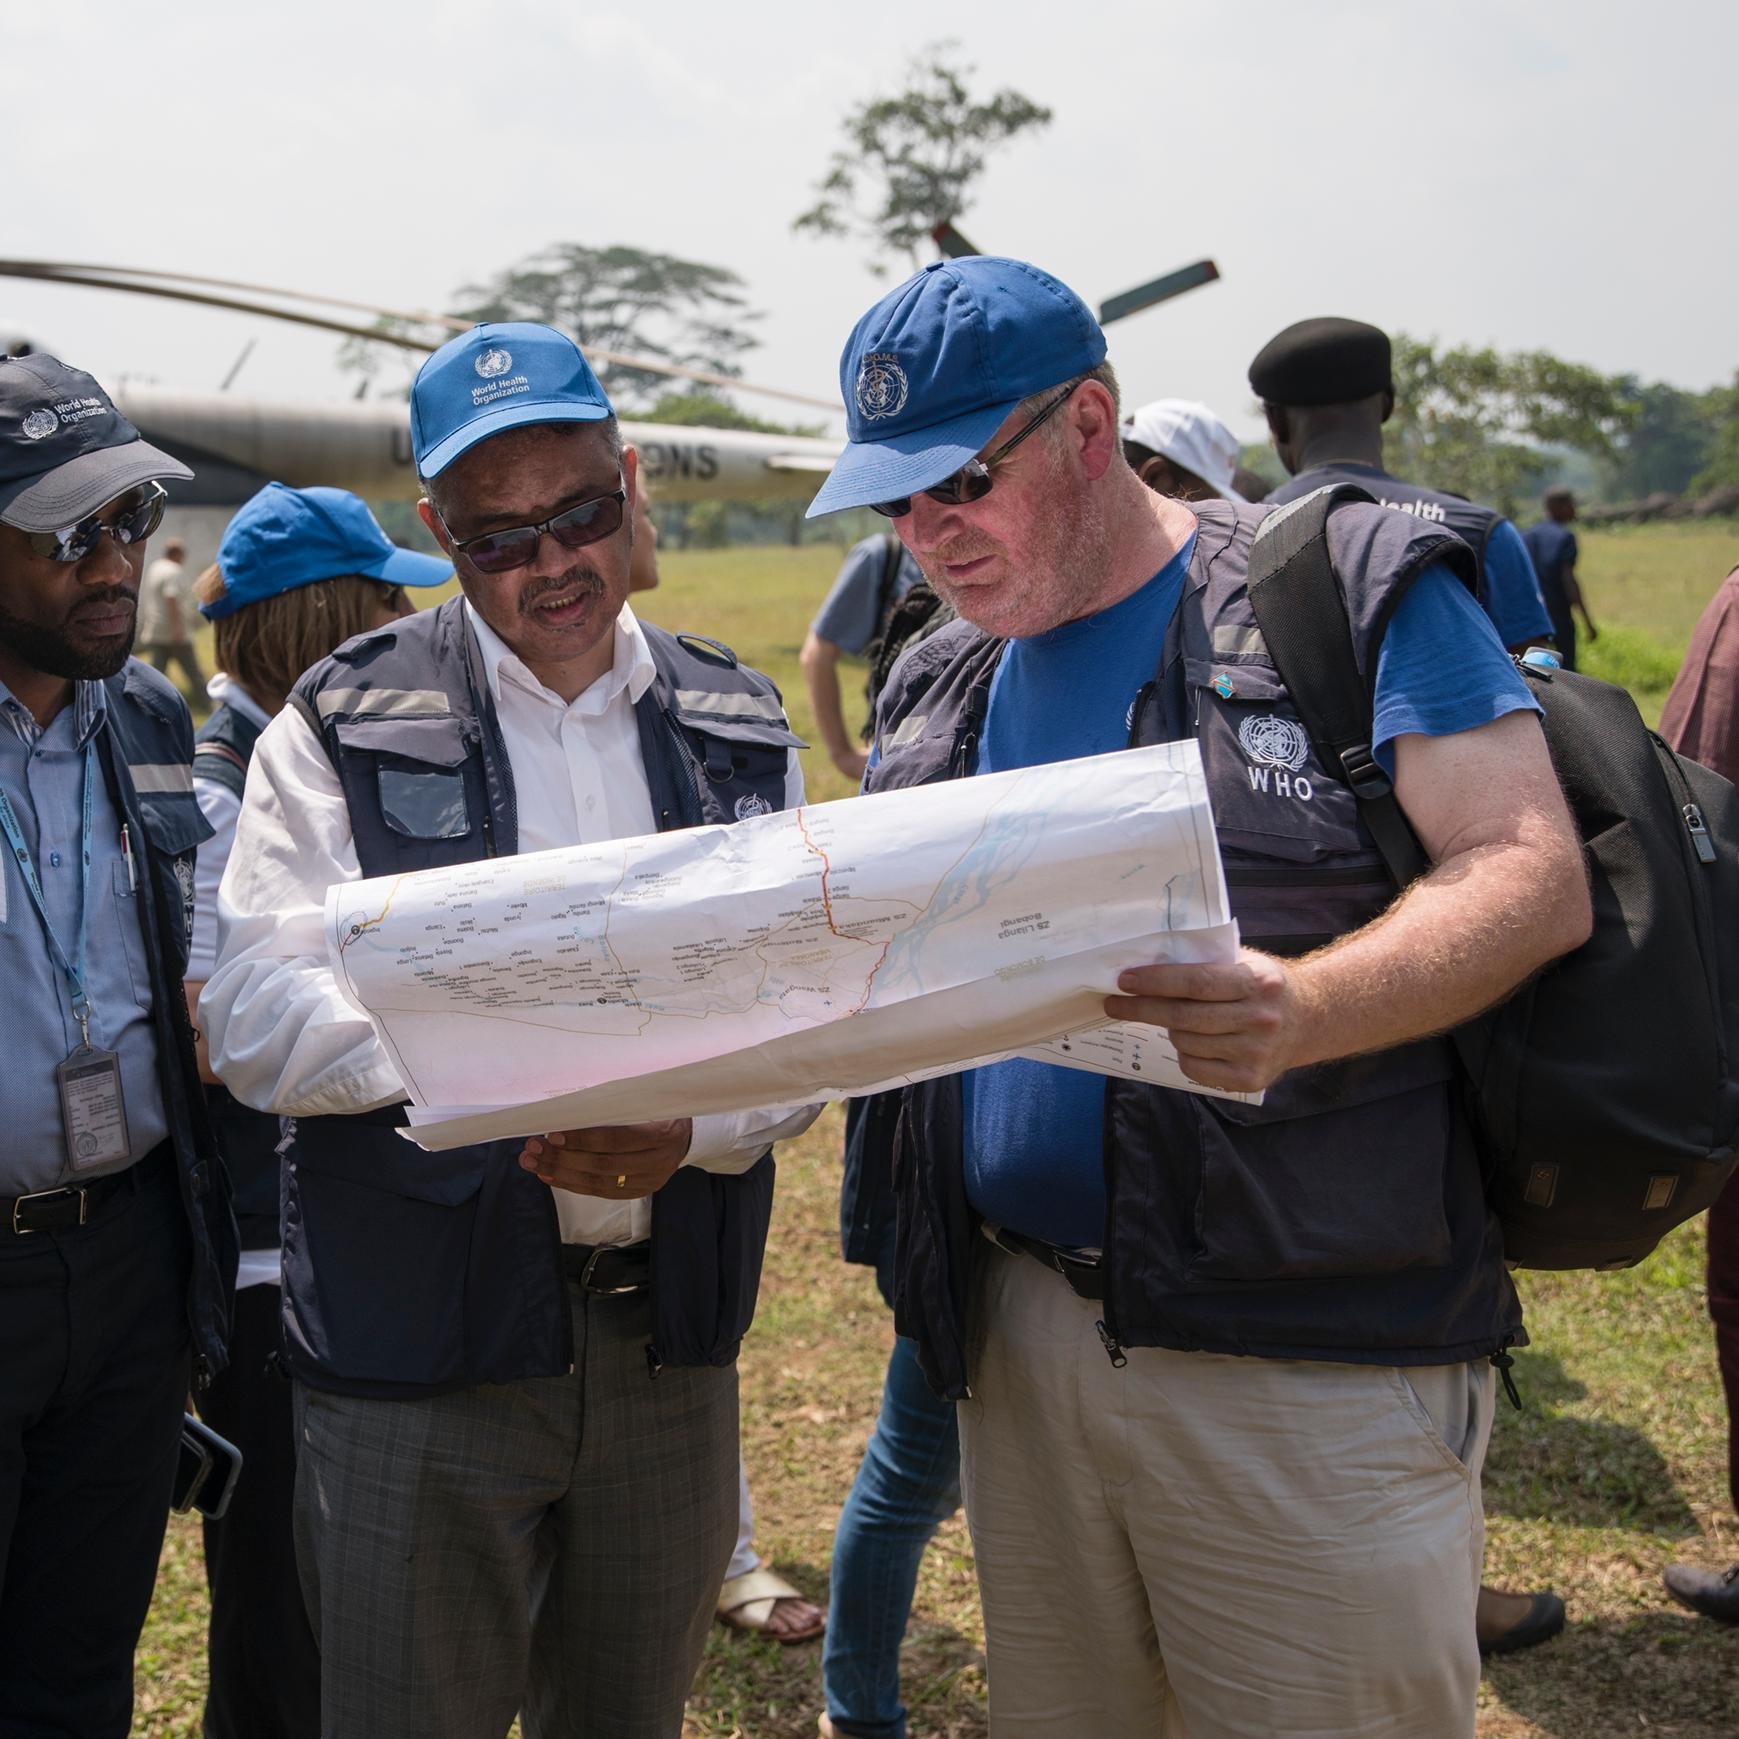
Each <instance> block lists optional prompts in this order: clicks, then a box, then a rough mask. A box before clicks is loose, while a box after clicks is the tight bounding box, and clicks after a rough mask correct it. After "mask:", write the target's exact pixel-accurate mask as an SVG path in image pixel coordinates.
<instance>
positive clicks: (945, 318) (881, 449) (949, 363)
mask: <svg viewBox="0 0 1739 1739" xmlns="http://www.w3.org/2000/svg"><path fill="white" fill-rule="evenodd" d="M1104 360H1105V334H1104V333H1103V332H1102V331H1100V329H1099V322H1098V321H1097V320H1095V319H1094V318H1093V315H1092V313H1091V312H1090V310H1089V309H1088V307H1087V305H1086V303H1084V302H1083V301H1082V300H1081V298H1080V297H1079V296H1077V295H1076V294H1075V292H1074V291H1073V290H1071V289H1070V288H1069V287H1068V285H1067V284H1063V283H1059V282H1058V281H1057V279H1055V278H1053V277H1052V276H1051V275H1050V274H1049V273H1048V272H1041V271H1040V270H1039V269H1038V267H1037V266H1032V265H1028V264H1027V263H1026V261H1025V260H1005V259H998V258H995V257H993V256H991V255H968V256H967V257H966V258H964V259H958V260H938V261H937V262H936V263H935V264H934V265H931V266H926V267H925V268H924V270H923V271H921V272H919V273H918V274H917V276H916V277H913V278H908V279H907V280H906V281H905V283H903V284H902V285H900V287H899V288H898V289H897V290H893V291H890V292H889V293H888V294H887V295H886V296H884V297H883V298H882V299H881V301H879V302H878V303H876V305H875V306H874V307H873V308H872V309H870V311H869V312H868V313H867V314H866V315H864V317H863V318H862V319H861V320H860V321H858V323H857V325H856V326H855V327H854V328H853V329H852V334H851V337H850V339H849V340H848V341H847V342H846V346H845V353H844V354H843V355H842V356H841V357H840V361H839V389H840V392H841V394H842V395H843V396H844V399H845V432H846V437H847V445H846V449H845V451H844V452H843V453H841V454H840V456H839V459H838V461H837V462H836V463H835V465H834V467H833V471H832V474H831V475H830V476H829V477H828V479H827V481H826V482H825V483H823V484H822V486H821V491H820V493H819V494H818V495H817V496H816V497H815V500H814V501H813V502H811V503H810V507H809V514H810V517H811V518H813V517H814V516H815V515H816V514H818V513H834V512H836V511H838V509H840V508H842V507H867V506H868V505H869V504H870V503H871V502H872V501H890V500H892V499H894V498H895V497H896V496H901V495H915V494H917V493H918V491H919V490H921V489H928V488H930V487H931V485H932V484H936V483H940V482H941V481H942V479H943V478H944V477H948V476H951V475H952V474H953V473H954V472H956V471H958V470H959V469H960V467H961V466H962V465H964V464H965V463H966V461H967V460H968V459H971V458H974V457H975V456H976V455H977V454H978V452H979V450H980V449H981V448H982V447H983V446H984V445H985V443H986V442H987V441H989V439H990V437H991V436H992V435H994V434H995V433H996V431H997V429H998V427H999V426H1000V425H1001V423H1002V420H1003V418H1005V417H1006V416H1007V415H1008V414H1009V412H1010V411H1012V410H1013V409H1014V408H1015V406H1016V405H1018V404H1019V403H1020V402H1021V400H1022V399H1024V398H1030V397H1031V396H1032V394H1034V393H1036V392H1042V391H1044V389H1045V388H1046V387H1048V386H1058V385H1060V384H1061V383H1062V382H1063V381H1066V380H1073V379H1074V378H1075V377H1076V376H1077V375H1082V374H1086V373H1087V372H1088V371H1089V370H1090V369H1094V368H1097V367H1098V366H1099V364H1100V363H1101V362H1103V361H1104Z"/></svg>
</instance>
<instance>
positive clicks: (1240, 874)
mask: <svg viewBox="0 0 1739 1739" xmlns="http://www.w3.org/2000/svg"><path fill="white" fill-rule="evenodd" d="M1192 510H1193V511H1194V512H1195V514H1196V516H1197V519H1198V522H1199V524H1198V529H1197V533H1196V542H1195V548H1194V551H1193V554H1192V556H1191V560H1190V568H1189V573H1188V575H1187V577H1186V579H1185V582H1184V589H1183V595H1182V598H1181V600H1180V602H1179V605H1178V608H1177V611H1176V613H1175V615H1174V616H1173V618H1172V622H1171V625H1170V628H1169V630H1168V633H1167V636H1166V641H1165V645H1164V646H1163V648H1162V647H1155V648H1154V665H1155V674H1156V681H1155V683H1154V684H1153V686H1152V687H1151V689H1149V690H1147V691H1145V694H1144V699H1143V703H1142V704H1141V706H1139V707H1138V708H1137V710H1136V714H1135V717H1134V718H1133V720H1132V726H1131V742H1132V744H1146V743H1155V742H1164V741H1167V740H1175V739H1179V738H1183V737H1186V736H1193V737H1194V738H1195V739H1196V742H1197V743H1198V744H1199V746H1200V748H1201V754H1202V764H1203V768H1204V770H1205V772H1206V775H1207V783H1208V791H1209V795H1210V798H1211V801H1212V804H1213V809H1214V817H1215V821H1216V824H1217V826H1218V831H1219V839H1220V846H1221V851H1222V855H1223V858H1224V861H1225V868H1226V880H1227V884H1228V891H1229V896H1230V901H1231V908H1232V914H1233V916H1234V917H1235V918H1236V919H1237V920H1238V923H1239V926H1240V928H1241V930H1242V933H1243V937H1244V940H1245V941H1246V942H1247V943H1248V944H1249V945H1250V946H1251V947H1253V948H1258V949H1263V950H1266V951H1268V952H1270V953H1275V954H1285V955H1291V954H1300V953H1303V952H1305V951H1306V950H1308V949H1310V948H1314V947H1317V946H1319V945H1321V944H1322V943H1325V942H1327V941H1329V940H1331V939H1332V938H1334V937H1336V936H1341V935H1345V934H1346V933H1347V932H1348V931H1351V930H1355V929H1357V928H1359V927H1360V926H1361V925H1363V924H1366V923H1368V922H1369V921H1370V920H1371V919H1372V918H1374V917H1376V916H1377V914H1378V913H1379V912H1381V911H1382V910H1383V908H1384V907H1385V906H1386V905H1387V904H1388V903H1389V901H1390V900H1391V899H1393V897H1394V892H1395V889H1394V884H1393V883H1392V881H1391V880H1390V879H1389V876H1388V874H1387V872H1386V870H1385V869H1384V867H1383V862H1382V859H1381V857H1380V856H1379V854H1378V852H1377V850H1376V847H1375V844H1374V842H1373V841H1372V840H1371V838H1370V835H1369V834H1368V832H1367V831H1366V830H1365V828H1364V826H1363V824H1362V823H1361V822H1360V820H1359V817H1358V815H1357V812H1356V805H1355V802H1354V799H1353V797H1352V794H1351V792H1350V791H1349V790H1348V789H1347V788H1346V787H1345V786H1344V785H1342V784H1340V783H1339V782H1338V781H1336V780H1335V779H1333V778H1331V777H1330V776H1329V775H1327V774H1326V773H1325V772H1324V771H1323V770H1322V769H1321V768H1320V767H1318V766H1317V764H1316V762H1315V759H1314V756H1313V753H1312V751H1311V749H1310V744H1309V739H1308V737H1307V736H1306V734H1305V732H1304V730H1303V728H1302V726H1300V725H1299V723H1298V714H1297V710H1296V708H1295V707H1294V706H1293V705H1292V702H1291V699H1290V697H1289V696H1288V694H1287V692H1286V688H1285V685H1284V684H1283V683H1282V682H1281V681H1280V678H1279V675H1278V673H1277V672H1276V670H1275V668H1274V665H1273V663H1272V662H1271V661H1270V659H1269V657H1268V654H1267V649H1266V646H1265V644H1264V642H1263V640H1262V635H1261V632H1260V630H1259V629H1258V628H1257V626H1256V621H1255V617H1254V616H1253V614H1252V613H1251V610H1250V606H1249V600H1248V596H1247V594H1246V592H1245V587H1244V578H1245V574H1246V571H1247V568H1248V563H1249V555H1250V544H1251V539H1252V537H1253V536H1254V533H1255V531H1256V528H1257V526H1259V525H1260V524H1261V522H1262V519H1263V517H1264V515H1265V514H1266V512H1267V511H1268V509H1267V508H1266V507H1250V508H1241V509H1240V508H1234V507H1231V506H1229V505H1228V504H1226V503H1225V502H1220V501H1212V502H1201V503H1194V504H1192ZM1329 541H1330V545H1331V549H1332V552H1333V556H1334V562H1335V569H1336V572H1337V573H1339V574H1340V575H1341V577H1342V583H1343V587H1344V589H1345V592H1346V595H1347V609H1348V615H1349V616H1350V618H1351V622H1352V629H1353V636H1354V642H1355V646H1356V647H1357V650H1358V655H1359V663H1360V667H1361V669H1363V670H1364V671H1365V672H1366V674H1367V676H1369V677H1371V678H1373V679H1374V675H1375V672H1374V670H1373V669H1372V655H1371V648H1372V647H1373V646H1375V645H1376V644H1377V643H1378V641H1379V639H1380V635H1379V629H1380V628H1381V627H1382V626H1384V625H1386V622H1387V619H1388V617H1389V614H1390V612H1392V611H1393V609H1394V607H1395V605H1396V604H1397V603H1398V602H1399V601H1400V598H1401V595H1402V593H1403V592H1404V590H1405V588H1406V587H1407V586H1408V584H1410V583H1411V581H1412V580H1413V579H1414V578H1415V577H1416V576H1417V575H1418V574H1419V572H1420V571H1421V570H1422V569H1423V568H1424V567H1425V566H1426V565H1427V564H1428V563H1431V562H1440V563H1443V564H1445V565H1447V566H1449V567H1451V568H1452V569H1454V570H1455V571H1456V572H1457V573H1458V574H1459V575H1460V576H1461V577H1462V579H1463V580H1464V581H1465V582H1466V583H1467V584H1468V585H1469V586H1470V587H1471V585H1472V584H1473V564H1472V560H1471V558H1470V556H1469V554H1468V550H1467V548H1466V546H1465V545H1464V544H1463V543H1461V542H1460V541H1459V540H1458V539H1457V538H1455V537H1453V536H1451V535H1449V534H1448V533H1447V532H1444V531H1438V530H1433V529H1431V528H1429V527H1427V526H1422V525H1421V524H1420V523H1419V522H1418V521H1417V520H1414V519H1412V518H1410V517H1403V516H1402V515H1400V514H1397V513H1389V512H1384V511H1382V510H1380V509H1378V508H1375V507H1343V508H1341V509H1340V510H1339V511H1338V512H1337V513H1335V514H1334V516H1333V517H1332V518H1331V519H1330V521H1329ZM1006 644H1007V643H1006V642H1005V641H1000V640H994V639H991V638H989V637H987V636H986V635H984V634H982V633H981V632H979V631H978V630H977V629H974V628H972V627H971V626H970V625H969V624H967V623H965V622H957V623H954V624H952V625H950V626H949V627H947V628H945V629H943V630H942V631H941V632H940V633H939V634H937V635H936V636H935V637H934V638H933V639H931V640H928V641H926V642H925V643H924V644H923V645H921V646H919V647H918V648H917V649H916V650H915V651H913V652H912V653H911V655H910V656H909V657H907V658H905V659H904V660H902V661H901V663H900V665H899V666H898V667H897V668H896V670H895V671H894V674H893V677H892V678H891V680H890V682H889V685H888V688H887V690H886V691H885V694H884V699H883V704H882V710H881V713H880V716H879V719H878V730H877V741H878V743H879V744H880V752H881V759H880V761H879V763H878V764H877V765H876V766H875V767H873V769H872V771H871V773H870V776H869V780H868V788H869V789H871V790H875V791H886V790H893V789H897V788H900V787H904V786H912V785H922V784H930V783H934V782H936V781H939V780H943V779H954V778H963V777H966V776H967V775H969V774H970V773H971V771H972V768H973V765H974V759H975V755H976V749H977V737H978V731H979V729H980V727H981V725H982V723H983V719H984V716H985V711H986V708H987V706H988V703H989V696H990V684H991V679H992V677H993V676H994V674H995V671H996V666H997V663H998V661H999V659H1000V658H1001V655H1002V651H1003V648H1004V646H1005V645H1006ZM1277 746H1279V747H1283V748H1284V750H1285V752H1284V753H1279V752H1278V748H1277ZM962 1143H963V1127H962V1112H961V1092H960V1078H959V1076H958V1075H950V1076H943V1077H940V1078H938V1079H936V1080H933V1081H926V1082H922V1083H920V1084H918V1085H917V1086H914V1087H910V1088H907V1089H906V1092H905V1102H904V1104H903V1106H902V1108H901V1115H900V1118H899V1126H898V1132H897V1134H896V1136H895V1142H894V1153H893V1174H894V1185H895V1192H896V1196H897V1206H898V1232H897V1250H898V1255H897V1278H896V1282H895V1323H896V1326H897V1327H898V1329H899V1331H900V1333H902V1334H905V1335H909V1336H910V1337H911V1338H912V1339H914V1340H915V1341H916V1342H917V1343H918V1348H919V1355H920V1359H921V1362H922V1364H923V1368H924V1371H925V1374H926V1375H927V1376H928V1378H929V1379H930V1382H931V1384H932V1385H933V1386H934V1387H935V1388H936V1390H937V1391H938V1393H940V1394H942V1395H945V1396H951V1397H954V1398H957V1399H958V1398H960V1397H962V1396H963V1395H965V1393H966V1355H965V1344H966V1343H965V1321H966V1299H967V1288H968V1281H969V1271H970V1267H971V1261H972V1255H973V1252H974V1250H975V1248H976V1233H977V1229H978V1222H977V1217H976V1215H975V1214H974V1212H973V1210H972V1208H971V1205H970V1204H969V1203H968V1202H967V1200H966V1193H965V1183H964V1165H963V1147H962ZM1103 1151H1104V1167H1105V1186H1106V1195H1107V1199H1108V1207H1107V1214H1106V1224H1105V1231H1104V1237H1103V1249H1104V1277H1105V1288H1106V1298H1105V1317H1104V1320H1105V1324H1106V1328H1107V1331H1108V1333H1109V1334H1110V1335H1111V1336H1112V1338H1113V1339H1114V1340H1115V1341H1117V1342H1120V1343H1122V1344H1123V1345H1128V1346H1160V1347H1170V1348H1175V1349H1178V1350H1182V1351H1207V1352H1218V1353H1244V1354H1254V1355H1258V1356H1262V1357H1270V1358H1302V1359H1326V1360H1335V1361H1341V1362H1351V1363H1382V1364H1447V1363H1452V1362H1455V1361H1458V1360H1464V1359H1472V1358H1477V1357H1481V1356H1484V1355H1486V1354H1489V1353H1492V1352H1494V1351H1497V1350H1498V1349H1500V1348H1502V1347H1505V1346H1508V1345H1511V1344H1513V1343H1515V1342H1517V1341H1518V1340H1520V1339H1521V1338H1522V1337H1521V1312H1520V1307H1519V1305H1518V1303H1517V1300H1516V1295H1515V1289H1514V1288H1513V1287H1512V1286H1511V1284H1510V1281H1509V1277H1508V1274H1507V1272H1506V1271H1505V1268H1504V1265H1503V1252H1502V1244H1501V1239H1500V1236H1499V1232H1498V1228H1497V1224H1496V1222H1495V1220H1494V1219H1493V1218H1492V1216H1491V1214H1490V1213H1489V1211H1488V1210H1487V1208H1486V1205H1485V1193H1484V1188H1483V1181H1482V1176H1481V1168H1480V1162H1479V1158H1478V1156H1477V1154H1476V1152H1475V1149H1474V1145H1473V1141H1472V1138H1471V1134H1470V1131H1469V1128H1468V1125H1467V1122H1466V1119H1465V1117H1464V1116H1463V1114H1462V1111H1461V1108H1460V1104H1459V1089H1458V1087H1457V1085H1456V1082H1455V1078H1454V1074H1453V1070H1452V1066H1451V1054H1450V1049H1449V1047H1448V1045H1447V1044H1446V1043H1444V1042H1443V1041H1442V1040H1436V1039H1432V1040H1424V1041H1421V1042H1419V1043H1415V1044H1408V1045H1401V1046H1398V1047H1396V1048H1395V1049H1393V1050H1388V1051H1384V1052H1381V1053H1379V1054H1378V1055H1375V1056H1368V1057H1356V1058H1352V1059H1349V1060H1347V1061H1344V1062H1339V1063H1329V1064H1322V1065H1319V1066H1316V1067H1313V1068H1308V1069H1298V1070H1294V1071H1292V1072H1291V1073H1289V1074H1286V1075H1283V1076H1282V1077H1281V1078H1280V1079H1279V1080H1278V1081H1277V1082H1275V1084H1274V1085H1273V1086H1272V1087H1270V1088H1269V1089H1268V1093H1267V1097H1266V1099H1265V1101H1264V1103H1263V1104H1261V1105H1259V1106H1252V1105H1244V1104H1239V1103H1235V1102H1233V1101H1230V1100H1221V1099H1210V1098H1205V1097H1203V1096H1201V1095H1198V1094H1193V1093H1183V1092H1177V1091H1172V1090H1169V1089H1166V1088H1159V1087H1152V1086H1147V1085H1143V1084H1140V1083H1136V1082H1132V1081H1120V1080H1113V1079H1107V1081H1106V1083H1105V1122H1104V1143H1103Z"/></svg>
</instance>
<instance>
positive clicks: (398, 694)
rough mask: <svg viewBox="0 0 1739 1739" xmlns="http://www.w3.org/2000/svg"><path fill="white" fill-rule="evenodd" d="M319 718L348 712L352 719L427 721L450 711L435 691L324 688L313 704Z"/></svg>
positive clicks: (450, 707)
mask: <svg viewBox="0 0 1739 1739" xmlns="http://www.w3.org/2000/svg"><path fill="white" fill-rule="evenodd" d="M317 705H318V706H319V709H320V716H321V718H323V719H329V718H331V717H332V715H333V714H334V713H348V714H350V716H351V717H353V718H367V717H373V718H430V717H438V716H440V715H441V714H443V713H450V712H451V711H452V710H453V708H452V706H451V705H450V704H449V702H448V700H447V697H446V696H445V695H444V694H442V692H441V691H440V690H439V689H438V688H328V689H322V690H321V692H320V695H319V698H318V701H317Z"/></svg>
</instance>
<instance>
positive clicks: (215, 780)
mask: <svg viewBox="0 0 1739 1739" xmlns="http://www.w3.org/2000/svg"><path fill="white" fill-rule="evenodd" d="M259 737H260V727H259V726H258V725H256V724H255V723H254V722H253V721H252V720H251V719H248V718H246V717H244V716H243V715H242V714H241V713H239V712H238V711H237V710H236V709H235V708H234V707H232V706H221V705H220V706H218V707H215V708H214V709H213V710H212V714H211V717H210V718H208V719H207V720H206V721H205V723H204V724H202V725H201V726H200V727H199V729H198V730H197V731H196V732H195V733H194V738H193V777H194V778H195V779H196V780H198V781H200V782H202V783H205V784H210V785H219V786H222V788H223V789H224V790H226V791H228V792H229V793H230V795H231V796H233V797H234V798H235V799H236V801H237V802H238V803H239V802H240V801H241V797H242V792H243V790H244V788H245V787H246V785H247V777H248V763H249V762H250V761H251V760H252V759H253V756H254V744H255V743H257V742H258V741H259ZM205 1102H206V1108H207V1110H208V1111H209V1113H210V1115H211V1125H212V1129H213V1131H214V1133H215V1134H216V1136H217V1146H218V1151H219V1152H220V1153H221V1154H222V1155H223V1163H224V1167H225V1169H226V1170H227V1171H228V1172H229V1181H230V1188H231V1189H232V1190H233V1191H234V1194H235V1213H236V1225H237V1228H238V1230H239V1231H240V1233H241V1246H242V1248H243V1249H244V1250H270V1249H273V1248H275V1247H276V1245H277V1242H278V1140H279V1137H280V1134H281V1124H280V1119H279V1117H278V1114H277V1113H276V1112H275V1111H256V1110H254V1109H253V1107H252V1106H251V1105H244V1104H243V1103H242V1102H241V1100H239V1099H238V1098H236V1096H235V1095H234V1094H233V1093H232V1092H230V1090H229V1089H228V1088H227V1087H214V1086H210V1085H208V1086H207V1087H206V1089H205Z"/></svg>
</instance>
